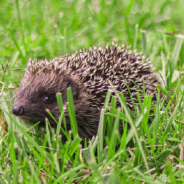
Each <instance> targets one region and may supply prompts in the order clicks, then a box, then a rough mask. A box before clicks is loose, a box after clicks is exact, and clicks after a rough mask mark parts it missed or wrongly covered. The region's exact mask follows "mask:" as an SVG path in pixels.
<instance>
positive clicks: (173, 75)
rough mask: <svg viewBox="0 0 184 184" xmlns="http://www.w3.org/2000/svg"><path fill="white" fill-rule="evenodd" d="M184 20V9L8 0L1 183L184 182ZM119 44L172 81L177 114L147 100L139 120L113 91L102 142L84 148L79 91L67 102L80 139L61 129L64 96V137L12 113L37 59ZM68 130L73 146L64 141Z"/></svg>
mask: <svg viewBox="0 0 184 184" xmlns="http://www.w3.org/2000/svg"><path fill="white" fill-rule="evenodd" d="M183 12H184V6H183V1H182V0H172V1H168V0H154V1H153V0H150V1H143V0H136V1H135V0H130V1H128V0H116V1H115V0H114V1H113V0H108V1H105V0H99V1H91V0H89V1H87V0H86V1H85V0H83V1H82V0H75V1H74V0H73V1H72V0H63V1H59V0H52V1H48V0H40V1H36V0H32V1H27V0H25V1H23V0H14V1H12V0H6V1H5V0H1V1H0V17H1V18H0V40H1V44H0V55H1V60H0V64H1V69H0V124H1V125H3V124H4V122H5V123H6V125H7V128H6V132H5V135H4V136H2V135H0V183H3V184H4V183H15V184H17V183H25V184H26V183H29V184H30V183H38V184H39V183H72V182H73V183H77V182H78V183H143V182H145V183H184V174H183V173H184V172H183V171H184V161H183V159H184V158H183V156H182V154H183V128H184V127H183V120H184V114H183V93H184V91H183V89H184V80H183V67H184V66H183V64H184V52H183V49H184V45H183V36H181V34H183V30H184V14H183ZM112 42H115V43H118V44H123V43H124V44H125V45H131V48H132V49H137V50H138V51H142V52H143V54H144V55H145V56H146V57H148V58H149V59H150V60H151V61H152V63H153V65H154V67H155V68H156V71H159V72H160V73H161V74H162V76H163V78H164V80H165V81H166V88H165V89H162V88H161V87H160V86H158V89H159V90H161V91H162V92H163V93H164V94H165V95H166V96H167V97H168V99H171V100H170V102H169V103H168V105H166V106H164V102H160V100H159V95H158V96H157V97H158V101H159V102H160V103H159V102H158V103H157V104H152V101H151V98H152V97H149V96H145V99H144V102H141V101H140V104H139V105H140V109H138V108H136V107H135V113H132V112H130V110H129V109H127V107H126V103H125V102H124V97H123V95H122V94H118V93H117V94H116V97H113V98H112V99H111V101H109V99H110V92H109V93H108V94H107V97H106V100H105V102H104V107H103V109H102V110H101V117H100V123H99V131H98V138H93V139H92V140H91V141H90V143H89V146H88V147H85V148H83V149H82V148H81V145H80V142H81V140H80V138H79V137H78V134H77V128H76V119H75V113H74V107H73V103H72V97H71V90H68V92H67V95H68V97H67V99H68V102H69V103H68V108H69V110H70V120H71V122H72V129H73V131H70V132H67V131H66V128H63V129H62V128H61V123H65V117H64V111H63V108H62V106H63V105H62V100H61V96H60V95H59V94H58V95H57V99H58V105H59V107H60V111H61V117H60V119H59V121H58V122H57V124H58V126H57V129H56V130H52V129H51V128H50V125H49V122H48V121H46V128H45V130H41V131H40V130H38V126H37V125H35V126H33V127H30V126H27V125H25V124H23V123H22V122H20V120H19V119H17V118H15V117H14V116H13V115H12V114H11V107H12V104H13V101H11V100H10V99H12V98H13V96H14V95H15V88H16V87H18V85H19V83H20V80H21V78H22V76H23V74H24V68H26V65H27V61H28V59H29V58H48V59H52V58H53V57H54V56H61V55H63V54H65V53H68V54H69V53H72V52H75V51H76V50H79V49H82V48H86V49H87V48H89V47H92V46H93V45H97V46H101V45H104V46H105V45H106V44H107V43H109V44H111V43H112ZM168 91H169V92H168ZM138 97H139V96H138ZM116 100H119V101H120V102H121V108H120V109H119V108H117V107H116ZM172 101H173V103H171V102H172ZM108 104H111V106H110V109H109V108H108ZM48 113H49V111H48ZM149 117H152V120H151V122H150V120H149ZM113 122H114V126H112V124H113ZM122 123H123V127H124V131H123V135H122V136H120V135H119V133H118V125H119V124H122ZM106 125H107V136H106V137H105V136H104V127H105V126H106ZM61 129H62V130H61ZM1 130H2V131H3V130H4V129H3V127H2V128H1ZM61 131H62V133H63V134H65V136H66V137H67V142H66V143H62V142H61V137H60V132H61Z"/></svg>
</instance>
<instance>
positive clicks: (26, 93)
mask: <svg viewBox="0 0 184 184" xmlns="http://www.w3.org/2000/svg"><path fill="white" fill-rule="evenodd" d="M30 81H31V82H30ZM29 82H30V83H29ZM28 83H29V85H28V86H27V87H26V85H27V84H28ZM69 86H71V88H72V93H73V98H74V104H75V101H77V100H78V93H79V88H78V85H77V83H76V82H75V81H74V80H73V79H72V78H69V77H65V78H64V79H63V78H62V77H59V76H57V78H56V77H53V75H51V74H45V73H43V72H42V73H40V74H39V75H37V76H36V77H35V78H34V79H33V80H32V77H30V76H29V77H27V76H26V74H25V76H24V78H23V80H22V83H21V87H20V94H19V95H18V96H17V99H16V102H15V104H14V106H13V108H12V112H13V114H14V115H16V116H19V117H20V118H21V119H23V120H24V121H25V122H29V123H36V122H38V121H40V122H41V123H44V122H45V118H48V119H49V121H50V123H51V124H55V122H54V121H53V119H52V118H51V117H50V115H49V114H48V112H47V111H46V109H49V111H50V112H51V114H52V115H53V116H54V117H55V119H56V120H58V119H59V117H60V111H59V108H58V104H57V99H56V93H61V94H62V99H63V105H64V108H66V106H67V95H66V92H67V87H69ZM65 111H66V112H65V113H66V114H67V108H66V110H65Z"/></svg>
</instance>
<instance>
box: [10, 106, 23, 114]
mask: <svg viewBox="0 0 184 184" xmlns="http://www.w3.org/2000/svg"><path fill="white" fill-rule="evenodd" d="M12 113H13V114H14V115H17V116H20V115H23V113H24V108H23V107H22V106H19V105H14V106H13V108H12Z"/></svg>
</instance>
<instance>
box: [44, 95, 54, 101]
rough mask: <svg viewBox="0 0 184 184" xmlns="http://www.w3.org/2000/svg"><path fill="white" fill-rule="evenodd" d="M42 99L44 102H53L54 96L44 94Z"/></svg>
mask: <svg viewBox="0 0 184 184" xmlns="http://www.w3.org/2000/svg"><path fill="white" fill-rule="evenodd" d="M42 101H43V102H44V103H51V102H52V97H51V96H49V95H44V96H43V97H42Z"/></svg>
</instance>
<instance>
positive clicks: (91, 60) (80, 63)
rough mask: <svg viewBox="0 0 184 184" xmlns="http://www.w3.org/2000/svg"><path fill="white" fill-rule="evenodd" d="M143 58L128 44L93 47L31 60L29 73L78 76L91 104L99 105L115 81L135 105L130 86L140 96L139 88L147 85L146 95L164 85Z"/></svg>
mask: <svg viewBox="0 0 184 184" xmlns="http://www.w3.org/2000/svg"><path fill="white" fill-rule="evenodd" d="M143 59H144V58H143V57H142V56H141V54H140V53H137V52H136V51H134V52H131V51H130V50H129V48H128V47H127V48H125V47H124V46H119V47H115V46H112V47H111V48H110V47H109V46H107V47H106V48H103V47H93V49H89V50H82V51H81V50H80V51H79V52H76V53H73V54H71V55H69V56H67V55H66V56H63V57H60V58H55V59H53V60H52V61H48V60H42V61H38V62H32V61H30V62H29V64H28V68H27V72H28V73H29V74H30V73H31V75H35V74H37V73H38V72H44V73H49V74H51V73H52V74H53V75H58V76H59V75H62V76H71V77H74V79H75V80H77V81H78V83H80V85H81V86H83V87H84V91H85V92H86V93H87V94H88V96H89V99H90V101H91V102H92V103H91V105H92V106H97V107H101V106H102V105H103V103H104V98H105V95H106V92H107V90H108V89H111V86H110V84H109V81H111V82H112V83H113V85H114V87H115V88H116V90H118V91H119V92H122V93H124V95H125V97H126V100H127V103H128V105H129V107H132V102H131V99H130V94H129V92H128V90H127V85H128V87H129V89H130V91H131V94H132V96H133V98H134V99H136V93H137V92H139V89H141V90H144V88H145V91H146V94H151V93H153V94H154V93H155V92H156V87H155V85H156V84H161V82H160V79H159V78H158V76H157V74H155V73H154V70H153V68H152V66H151V64H150V62H149V61H145V62H143ZM143 78H144V79H143ZM143 80H144V83H145V86H144V85H143ZM135 83H136V84H137V86H139V87H137V86H136V85H135ZM138 88H139V89H138ZM142 96H143V95H142Z"/></svg>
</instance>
